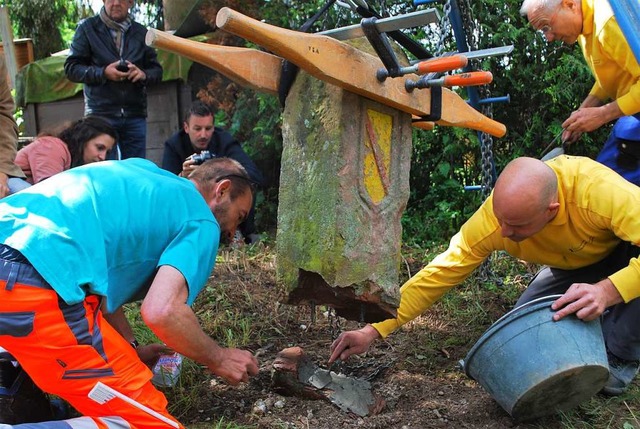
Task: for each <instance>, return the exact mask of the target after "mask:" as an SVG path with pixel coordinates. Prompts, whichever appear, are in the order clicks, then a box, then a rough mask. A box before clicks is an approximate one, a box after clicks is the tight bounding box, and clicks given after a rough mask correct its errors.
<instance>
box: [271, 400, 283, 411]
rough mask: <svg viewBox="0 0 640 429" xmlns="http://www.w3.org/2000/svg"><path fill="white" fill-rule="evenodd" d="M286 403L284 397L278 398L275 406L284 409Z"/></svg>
mask: <svg viewBox="0 0 640 429" xmlns="http://www.w3.org/2000/svg"><path fill="white" fill-rule="evenodd" d="M284 403H285V401H284V399H278V400H277V401H276V402H275V403H274V404H273V406H274V407H276V408H280V409H282V408H284Z"/></svg>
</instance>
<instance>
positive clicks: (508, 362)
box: [463, 295, 609, 421]
mask: <svg viewBox="0 0 640 429" xmlns="http://www.w3.org/2000/svg"><path fill="white" fill-rule="evenodd" d="M559 296H560V295H553V296H548V297H544V298H539V299H537V300H533V301H530V302H529V303H526V304H524V305H522V306H520V307H518V308H516V309H514V310H512V311H510V312H509V313H507V314H505V315H504V316H503V317H502V318H500V319H499V320H498V321H497V322H495V323H494V324H493V325H492V326H491V327H490V328H489V329H488V330H487V332H485V333H484V335H483V336H482V337H480V339H479V340H478V342H477V343H476V344H475V345H474V346H473V347H472V348H471V350H470V351H469V353H468V354H467V357H466V358H465V360H464V362H463V366H464V370H465V372H466V373H467V375H468V376H469V377H471V378H473V379H475V380H476V381H477V382H478V383H480V385H481V386H482V387H483V388H484V389H485V390H486V391H487V392H488V393H489V394H490V395H491V396H492V397H493V398H494V399H495V400H496V402H498V404H500V406H502V408H504V409H505V411H507V412H508V413H509V414H510V415H511V416H512V417H513V418H514V419H515V420H517V421H525V420H531V419H535V418H538V417H542V416H545V415H549V414H554V413H556V412H558V411H564V410H568V409H570V408H573V407H575V406H577V405H578V404H580V403H581V402H583V401H585V400H587V399H589V398H590V397H592V396H593V395H595V394H596V393H598V391H600V389H602V387H603V386H604V384H605V382H606V381H607V379H608V377H609V364H608V362H607V353H606V349H605V345H604V340H603V338H602V330H601V327H600V321H599V320H594V321H592V322H583V321H581V320H579V319H578V318H577V317H575V316H568V317H565V318H563V319H562V320H560V321H558V322H554V321H553V320H552V315H553V311H552V310H551V303H552V302H553V301H555V300H556V299H557V298H558V297H559Z"/></svg>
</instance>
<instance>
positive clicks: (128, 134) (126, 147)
mask: <svg viewBox="0 0 640 429" xmlns="http://www.w3.org/2000/svg"><path fill="white" fill-rule="evenodd" d="M105 119H106V120H107V121H109V123H110V124H111V126H112V127H113V128H115V129H116V131H118V144H117V146H115V147H114V148H113V149H111V150H110V151H109V153H108V154H107V159H127V158H146V156H147V118H143V117H137V118H127V117H120V118H105ZM118 152H119V155H120V156H118Z"/></svg>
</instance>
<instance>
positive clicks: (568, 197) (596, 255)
mask: <svg viewBox="0 0 640 429" xmlns="http://www.w3.org/2000/svg"><path fill="white" fill-rule="evenodd" d="M547 165H549V166H550V167H551V168H552V169H553V170H554V171H555V172H556V175H557V177H558V202H559V203H560V208H559V210H558V213H557V215H556V216H555V217H554V218H553V219H552V220H551V221H550V222H549V223H548V224H547V225H545V227H544V228H543V229H542V230H541V231H540V232H538V233H537V234H535V235H534V236H532V237H529V238H528V239H526V240H524V241H521V242H518V243H516V242H514V241H511V240H509V239H507V238H503V237H502V236H501V234H500V225H499V224H498V220H497V219H496V217H495V215H494V213H493V194H491V195H490V196H489V198H487V200H486V201H485V202H484V203H483V204H482V206H480V208H479V209H478V210H477V211H476V212H475V213H474V214H473V216H471V218H469V220H468V221H467V222H466V223H465V224H464V225H463V226H462V228H461V229H460V232H458V233H457V234H456V235H455V236H454V237H453V238H452V239H451V242H450V243H449V248H448V249H447V250H446V251H445V252H443V253H441V254H440V255H439V256H437V257H436V258H435V259H434V260H433V261H431V263H430V264H429V265H427V266H426V267H425V268H424V269H422V270H421V271H420V272H418V273H417V274H416V275H414V276H413V277H412V278H411V279H409V280H408V281H407V282H406V283H405V284H404V285H403V286H402V288H401V289H400V293H401V295H400V296H401V297H400V306H399V308H398V316H397V318H396V319H388V320H385V321H383V322H380V323H376V324H373V327H374V328H375V329H376V330H377V331H378V332H379V333H380V335H382V337H383V338H384V337H386V336H387V335H389V334H390V333H391V332H393V331H394V330H395V329H396V328H398V327H400V326H402V325H403V324H405V323H406V322H409V321H410V320H413V319H414V318H416V317H417V316H419V315H420V314H421V313H422V312H424V311H425V310H426V309H427V308H429V307H430V306H431V305H432V304H433V303H434V302H435V301H436V300H437V299H439V298H440V297H441V296H442V295H443V294H444V293H445V292H446V291H447V290H449V289H450V288H452V287H453V286H455V285H457V284H459V283H461V282H462V281H464V279H465V278H467V277H468V276H469V275H470V274H471V272H472V271H473V270H474V269H475V268H476V267H478V266H479V265H480V264H481V263H482V261H484V260H485V259H486V258H487V257H488V256H489V255H490V254H491V252H493V251H495V250H505V251H507V252H508V253H509V254H511V255H513V256H515V257H517V258H519V259H523V260H525V261H529V262H532V263H536V264H543V265H548V266H551V267H556V268H561V269H565V270H572V269H576V268H582V267H585V266H588V265H591V264H594V263H596V262H598V261H600V260H602V259H604V258H605V257H606V256H607V255H609V254H610V253H611V251H612V250H613V249H614V248H615V247H616V246H617V245H618V244H619V243H620V241H628V242H631V243H633V244H635V245H640V187H638V186H636V185H633V184H631V183H630V182H628V181H626V180H625V179H623V178H622V177H620V176H619V175H618V174H617V173H615V172H613V171H612V170H611V169H609V168H608V167H605V166H604V165H602V164H600V163H597V162H595V161H593V160H591V159H588V158H582V157H572V156H559V157H557V158H554V159H552V160H550V161H547ZM609 279H610V280H611V281H612V282H613V284H614V285H615V287H616V288H617V289H618V291H619V292H620V295H622V298H623V299H624V301H625V302H628V301H630V300H632V299H633V298H636V297H638V296H640V261H639V260H638V259H632V260H631V261H630V263H629V265H628V266H627V267H625V268H623V269H621V270H620V271H618V272H616V273H614V274H612V275H611V276H609Z"/></svg>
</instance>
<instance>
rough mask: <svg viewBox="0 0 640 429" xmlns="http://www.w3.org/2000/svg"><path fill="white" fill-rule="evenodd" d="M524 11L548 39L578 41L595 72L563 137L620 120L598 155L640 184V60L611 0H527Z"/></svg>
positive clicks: (566, 139)
mask: <svg viewBox="0 0 640 429" xmlns="http://www.w3.org/2000/svg"><path fill="white" fill-rule="evenodd" d="M520 13H521V14H522V15H524V16H526V17H527V19H528V20H529V23H530V24H531V25H532V26H533V28H535V29H536V30H539V31H540V32H542V34H543V36H544V37H545V39H546V40H547V41H549V42H553V41H554V40H560V41H562V42H564V43H566V44H573V43H575V42H576V41H577V42H578V43H579V44H580V47H581V48H582V53H583V54H584V58H585V59H586V61H587V64H588V65H589V68H590V69H591V72H592V73H593V75H594V77H595V81H596V82H595V84H594V85H593V88H592V89H591V92H590V93H589V95H587V97H586V98H585V99H584V101H583V102H582V104H581V105H580V107H579V108H578V110H576V111H574V112H573V113H571V115H570V116H569V118H568V119H567V120H566V121H564V123H563V124H562V128H564V132H563V133H562V140H563V141H564V142H566V143H569V144H570V143H574V142H575V141H577V140H578V139H579V138H580V136H581V135H582V133H585V132H590V131H594V130H596V129H598V128H600V127H601V126H603V125H604V124H607V123H609V122H611V121H613V120H617V122H616V124H615V125H614V128H613V130H612V132H611V135H610V136H609V139H608V140H607V142H606V143H605V145H604V147H603V149H602V151H601V152H600V154H599V155H598V157H597V160H598V161H599V162H601V163H603V164H605V165H607V166H608V167H611V168H612V169H614V170H615V171H617V172H618V173H620V175H622V176H623V177H624V178H626V179H627V180H629V181H630V182H632V183H635V184H636V185H640V163H639V161H640V150H639V149H638V148H639V147H640V65H639V64H638V58H636V57H635V56H634V54H633V52H632V51H631V48H630V46H629V43H628V41H627V40H626V39H625V36H624V34H623V33H622V31H621V29H620V26H619V25H618V22H617V21H616V17H615V16H614V14H613V11H612V9H611V6H610V5H609V2H607V1H600V0H525V1H524V2H523V4H522V8H521V9H520Z"/></svg>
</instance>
